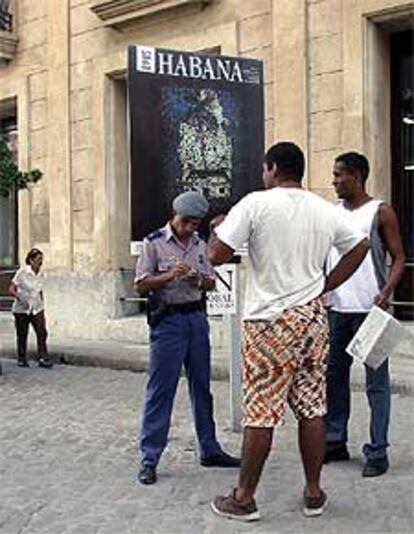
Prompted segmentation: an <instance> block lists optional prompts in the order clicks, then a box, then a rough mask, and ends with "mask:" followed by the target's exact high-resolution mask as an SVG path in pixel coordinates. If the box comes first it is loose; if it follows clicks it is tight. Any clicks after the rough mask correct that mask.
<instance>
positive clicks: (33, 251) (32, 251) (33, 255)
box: [25, 248, 43, 265]
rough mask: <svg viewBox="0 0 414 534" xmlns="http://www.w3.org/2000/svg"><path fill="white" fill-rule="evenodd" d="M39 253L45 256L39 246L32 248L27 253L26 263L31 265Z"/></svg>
mask: <svg viewBox="0 0 414 534" xmlns="http://www.w3.org/2000/svg"><path fill="white" fill-rule="evenodd" d="M39 254H41V255H42V256H43V252H42V251H41V250H40V249H39V248H31V249H30V250H29V252H28V253H27V254H26V260H25V261H26V265H30V260H34V259H35V258H36V256H38V255H39Z"/></svg>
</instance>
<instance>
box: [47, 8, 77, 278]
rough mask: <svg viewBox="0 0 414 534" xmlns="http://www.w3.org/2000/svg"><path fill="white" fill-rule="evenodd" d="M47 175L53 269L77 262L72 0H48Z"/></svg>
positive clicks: (51, 265)
mask: <svg viewBox="0 0 414 534" xmlns="http://www.w3.org/2000/svg"><path fill="white" fill-rule="evenodd" d="M47 8H48V11H47V69H48V75H47V100H48V106H47V109H48V114H47V120H48V121H47V136H48V137H47V175H48V187H49V202H50V257H49V258H48V266H50V268H52V269H69V270H70V269H71V268H72V263H73V240H72V216H71V205H72V191H71V169H70V106H69V101H70V100H69V37H70V35H69V12H70V5H69V0H59V2H56V0H47Z"/></svg>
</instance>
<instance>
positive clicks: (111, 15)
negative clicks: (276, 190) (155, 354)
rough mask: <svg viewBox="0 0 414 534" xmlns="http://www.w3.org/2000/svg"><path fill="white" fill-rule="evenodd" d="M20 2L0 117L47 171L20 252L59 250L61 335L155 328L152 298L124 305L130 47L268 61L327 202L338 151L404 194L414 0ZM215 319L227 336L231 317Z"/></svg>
mask: <svg viewBox="0 0 414 534" xmlns="http://www.w3.org/2000/svg"><path fill="white" fill-rule="evenodd" d="M6 4H7V2H6ZM8 11H9V12H10V13H11V15H12V27H11V28H10V27H9V28H5V27H3V28H2V29H0V125H1V124H2V122H1V121H3V123H6V122H7V121H9V122H10V121H13V119H14V120H15V122H16V129H17V134H18V161H19V164H20V166H21V167H22V168H39V169H41V170H42V171H43V172H44V176H43V178H42V180H40V182H38V184H36V185H35V186H33V187H32V188H31V190H30V191H28V192H27V191H24V192H20V193H19V198H18V210H17V213H18V216H17V217H18V245H17V248H16V251H15V252H16V254H17V256H18V257H17V258H16V259H17V260H19V261H20V262H21V261H22V259H23V258H24V254H25V252H26V251H27V250H28V249H29V248H30V247H31V246H34V245H36V246H38V247H40V248H42V249H43V250H44V252H45V278H46V279H45V291H46V295H47V311H48V318H49V326H50V330H51V331H52V332H53V334H54V335H66V336H77V337H79V336H81V337H85V338H99V337H109V338H114V339H116V338H122V339H128V338H129V339H131V340H134V341H136V340H137V339H138V340H140V339H142V340H144V339H145V338H146V325H145V320H144V318H143V317H142V316H140V315H136V313H135V312H136V307H137V304H136V303H131V302H124V301H122V297H123V296H125V295H131V294H132V287H131V276H132V275H131V269H132V268H133V266H134V262H135V258H134V257H132V256H131V255H130V249H129V208H128V205H129V202H128V194H129V156H128V126H127V124H128V121H127V98H126V66H127V46H128V45H129V44H138V43H139V44H143V45H149V46H158V47H164V48H171V49H181V50H198V51H200V50H206V51H209V50H214V51H219V52H220V53H222V54H226V55H239V56H245V57H251V58H257V59H261V60H263V62H264V72H265V138H266V144H267V145H269V144H271V143H273V142H274V141H275V140H281V139H290V140H294V141H296V142H297V143H299V144H300V145H301V146H302V147H303V148H304V150H305V152H306V155H307V160H308V168H307V175H306V185H307V186H308V187H309V188H310V189H311V190H313V191H315V192H316V193H318V194H321V195H322V196H324V197H326V198H328V199H329V198H333V196H334V194H333V190H332V187H331V166H332V161H333V158H334V157H335V155H337V154H338V153H340V152H341V151H344V150H350V149H356V150H360V151H363V152H365V153H366V154H367V155H368V157H369V158H370V161H371V164H372V177H371V180H370V188H371V192H372V193H374V194H376V195H379V196H381V197H383V198H385V199H387V200H388V201H392V200H393V199H392V195H393V180H395V179H396V178H395V175H393V170H392V157H393V148H392V143H391V142H390V138H391V129H392V114H391V113H390V104H389V102H390V95H391V90H392V88H391V82H392V80H391V74H390V73H391V67H392V65H391V42H392V39H393V36H394V35H395V34H397V33H402V32H405V33H407V32H409V31H411V32H412V30H413V13H414V7H413V2H412V1H411V0H128V1H127V0H123V1H115V0H105V1H103V0H37V1H35V2H34V1H32V0H15V1H13V0H12V1H11V2H10V4H9V6H8ZM413 90H414V88H413ZM397 150H398V148H397ZM3 267H4V266H3ZM212 326H213V328H212V334H213V343H214V344H215V345H216V346H220V345H222V344H223V342H224V337H225V328H223V325H222V322H221V321H220V320H213V321H212Z"/></svg>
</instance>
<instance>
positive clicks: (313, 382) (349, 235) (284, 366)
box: [208, 142, 368, 521]
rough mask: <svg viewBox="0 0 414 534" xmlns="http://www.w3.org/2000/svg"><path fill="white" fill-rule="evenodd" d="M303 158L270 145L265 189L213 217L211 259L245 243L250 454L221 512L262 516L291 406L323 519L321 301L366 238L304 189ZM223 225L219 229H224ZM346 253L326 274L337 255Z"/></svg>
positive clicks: (310, 503)
mask: <svg viewBox="0 0 414 534" xmlns="http://www.w3.org/2000/svg"><path fill="white" fill-rule="evenodd" d="M304 166H305V162H304V156H303V153H302V151H301V150H300V148H299V147H297V146H296V145H295V144H293V143H289V142H283V143H278V144H276V145H274V146H273V147H271V148H270V149H269V150H268V152H267V153H266V156H265V162H264V164H263V181H264V185H265V188H266V190H265V191H257V192H253V193H250V194H248V195H247V196H246V197H244V198H243V199H242V200H240V202H238V203H237V204H236V205H235V206H234V207H233V208H232V209H231V210H230V212H229V214H228V215H227V217H224V216H221V217H219V218H216V219H215V220H213V221H212V225H211V226H212V230H213V232H212V235H211V236H210V240H209V245H208V254H209V259H210V261H211V262H212V263H213V264H215V265H218V264H221V263H224V262H226V261H228V260H229V259H230V258H231V256H232V255H233V253H234V251H235V250H237V249H238V248H240V247H242V246H244V245H247V249H248V273H247V288H246V295H245V309H244V317H243V350H242V352H243V411H244V416H243V426H244V435H243V449H242V463H241V470H240V476H239V482H238V486H237V488H235V489H234V491H233V493H232V494H231V495H229V496H217V497H216V498H215V499H214V501H213V502H212V508H213V510H214V512H216V513H217V514H219V515H222V516H225V517H229V518H232V519H238V520H241V521H253V520H256V519H259V512H258V510H257V506H256V503H255V500H254V494H255V491H256V488H257V485H258V482H259V478H260V475H261V472H262V469H263V466H264V463H265V460H266V458H267V456H268V453H269V451H270V447H271V443H272V436H273V429H274V427H276V426H278V425H279V424H281V423H283V420H284V414H285V410H286V404H287V403H288V404H289V405H290V407H291V408H292V410H293V412H294V414H295V416H296V418H297V419H298V421H299V443H300V450H301V455H302V461H303V466H304V471H305V478H306V485H305V490H304V507H303V512H304V513H305V515H307V516H316V515H320V514H321V513H322V512H323V509H324V507H325V505H326V494H325V493H324V491H323V490H322V489H321V487H320V473H321V468H322V462H323V458H324V450H325V426H324V416H325V414H326V393H325V389H326V376H325V375H326V355H327V348H328V327H327V320H326V314H325V310H324V307H323V305H322V302H321V295H322V294H323V293H324V292H325V291H328V290H331V289H333V288H334V287H337V286H338V285H340V284H341V283H342V282H343V281H344V280H346V279H347V278H348V277H349V276H350V275H351V274H352V273H353V272H354V271H355V269H356V268H357V267H358V265H359V264H360V263H361V261H362V260H363V258H364V256H365V254H366V252H367V249H368V242H367V239H365V238H364V236H363V235H362V234H361V233H360V232H358V231H356V230H355V229H354V228H353V227H351V226H350V225H349V224H347V223H346V222H345V221H343V220H342V219H341V218H340V217H338V214H337V212H336V210H335V208H334V206H332V205H331V204H329V203H328V202H326V201H325V200H323V199H321V198H320V197H318V196H317V195H314V194H313V193H311V192H309V191H305V190H304V189H303V188H302V186H301V181H302V177H303V172H304ZM220 222H221V224H218V223H220ZM332 246H335V247H337V248H338V249H339V250H340V251H341V254H342V255H343V257H342V259H341V261H340V262H339V264H338V265H337V267H336V268H335V269H334V270H333V271H332V272H331V273H330V275H329V276H328V277H327V278H325V274H324V266H325V261H326V258H327V255H328V252H329V250H330V249H331V247H332Z"/></svg>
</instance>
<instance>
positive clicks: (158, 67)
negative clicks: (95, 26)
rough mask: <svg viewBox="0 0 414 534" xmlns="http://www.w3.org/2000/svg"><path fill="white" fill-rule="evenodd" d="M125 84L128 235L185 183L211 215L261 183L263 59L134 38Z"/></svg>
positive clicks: (136, 233)
mask: <svg viewBox="0 0 414 534" xmlns="http://www.w3.org/2000/svg"><path fill="white" fill-rule="evenodd" d="M128 91H129V109H130V122H131V128H130V130H131V241H132V242H137V241H141V240H142V239H143V237H145V235H147V234H148V233H149V232H150V231H152V230H154V229H156V228H159V227H161V226H163V225H164V224H165V223H166V221H167V220H168V218H169V217H170V215H171V202H172V199H173V198H174V197H175V196H176V195H177V194H179V193H182V192H183V191H187V190H196V191H200V192H201V193H203V194H204V195H205V196H206V197H207V199H208V200H209V202H210V206H211V211H210V215H211V216H214V215H216V214H217V213H222V212H225V211H228V209H229V208H230V207H231V206H232V205H233V204H234V203H235V202H237V201H238V200H239V199H240V198H241V197H242V196H244V195H245V194H246V193H247V192H249V191H252V190H254V189H261V188H262V181H261V175H262V159H263V150H264V115H263V65H262V62H261V61H257V60H251V59H245V58H239V57H227V56H218V55H217V56H213V55H206V54H199V53H189V52H178V51H174V50H166V49H161V48H151V47H147V46H131V47H129V59H128ZM132 248H133V247H132Z"/></svg>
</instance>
